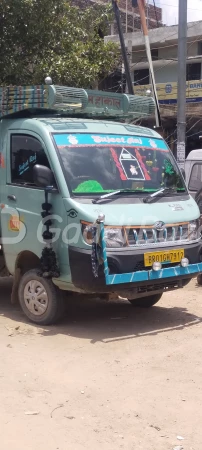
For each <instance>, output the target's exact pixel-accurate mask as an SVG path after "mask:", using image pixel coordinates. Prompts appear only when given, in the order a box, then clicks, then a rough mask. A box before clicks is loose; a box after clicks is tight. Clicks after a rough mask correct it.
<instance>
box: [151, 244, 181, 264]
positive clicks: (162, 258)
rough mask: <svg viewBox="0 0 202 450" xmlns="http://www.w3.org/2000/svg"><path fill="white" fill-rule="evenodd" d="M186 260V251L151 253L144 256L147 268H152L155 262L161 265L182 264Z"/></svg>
mask: <svg viewBox="0 0 202 450" xmlns="http://www.w3.org/2000/svg"><path fill="white" fill-rule="evenodd" d="M182 258H184V249H182V248H180V249H179V250H166V251H165V252H151V253H145V254H144V265H145V267H149V266H152V264H153V263H154V262H160V263H161V264H172V263H177V262H180V261H181V259H182Z"/></svg>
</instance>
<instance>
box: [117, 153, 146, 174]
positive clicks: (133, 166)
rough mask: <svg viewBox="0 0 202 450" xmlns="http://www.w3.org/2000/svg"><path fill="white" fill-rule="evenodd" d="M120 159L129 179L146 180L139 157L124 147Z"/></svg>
mask: <svg viewBox="0 0 202 450" xmlns="http://www.w3.org/2000/svg"><path fill="white" fill-rule="evenodd" d="M119 161H120V164H121V166H122V168H123V171H124V173H125V175H126V178H127V179H128V180H145V176H144V173H143V171H142V169H141V166H140V164H139V162H138V160H137V158H136V157H135V156H133V155H132V154H131V153H130V152H129V151H128V150H126V149H125V148H123V149H122V152H121V154H120V158H119Z"/></svg>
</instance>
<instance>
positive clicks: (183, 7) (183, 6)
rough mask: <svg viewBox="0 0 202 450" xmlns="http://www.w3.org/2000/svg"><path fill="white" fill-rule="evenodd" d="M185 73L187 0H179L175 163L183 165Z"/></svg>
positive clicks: (182, 167) (181, 166)
mask: <svg viewBox="0 0 202 450" xmlns="http://www.w3.org/2000/svg"><path fill="white" fill-rule="evenodd" d="M186 73H187V0H179V25H178V85H177V86H178V87H177V162H178V165H179V166H180V168H181V169H184V165H185V136H186Z"/></svg>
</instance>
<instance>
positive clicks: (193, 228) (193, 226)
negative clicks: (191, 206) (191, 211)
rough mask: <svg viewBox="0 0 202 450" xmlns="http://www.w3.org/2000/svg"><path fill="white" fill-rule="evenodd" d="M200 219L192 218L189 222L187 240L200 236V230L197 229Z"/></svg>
mask: <svg viewBox="0 0 202 450" xmlns="http://www.w3.org/2000/svg"><path fill="white" fill-rule="evenodd" d="M199 225H200V220H199V219H196V220H192V221H191V222H189V227H188V239H189V241H194V240H196V239H199V237H200V230H199Z"/></svg>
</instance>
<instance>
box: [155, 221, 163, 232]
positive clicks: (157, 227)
mask: <svg viewBox="0 0 202 450" xmlns="http://www.w3.org/2000/svg"><path fill="white" fill-rule="evenodd" d="M154 228H155V230H157V231H163V230H164V228H165V223H164V222H161V221H159V222H156V223H155V224H154Z"/></svg>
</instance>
